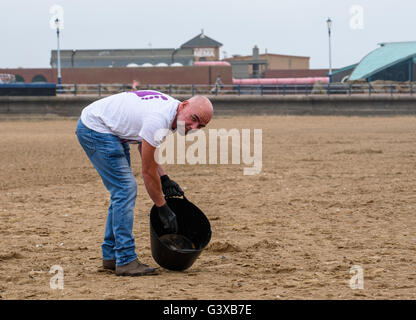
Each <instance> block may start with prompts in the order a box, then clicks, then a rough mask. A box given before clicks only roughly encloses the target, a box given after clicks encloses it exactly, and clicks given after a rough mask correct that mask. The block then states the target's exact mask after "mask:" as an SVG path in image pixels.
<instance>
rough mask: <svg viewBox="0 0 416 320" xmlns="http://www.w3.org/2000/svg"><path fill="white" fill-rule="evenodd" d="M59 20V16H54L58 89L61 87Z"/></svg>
mask: <svg viewBox="0 0 416 320" xmlns="http://www.w3.org/2000/svg"><path fill="white" fill-rule="evenodd" d="M60 23H61V22H60V21H59V18H56V19H55V26H56V37H57V39H58V51H57V53H58V57H57V58H58V89H60V88H61V86H60V85H61V84H62V77H61V52H60V49H59V27H60Z"/></svg>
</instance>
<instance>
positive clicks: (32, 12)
mask: <svg viewBox="0 0 416 320" xmlns="http://www.w3.org/2000/svg"><path fill="white" fill-rule="evenodd" d="M54 4H58V5H61V6H62V7H63V9H64V29H63V30H62V33H61V35H62V37H61V48H62V49H133V48H148V47H149V43H151V46H152V47H153V48H177V47H179V46H180V45H181V44H182V43H184V42H186V41H187V40H189V39H191V38H192V37H194V36H196V35H197V34H199V32H200V30H201V29H202V28H203V29H204V32H205V34H206V35H207V36H209V37H211V38H213V39H215V40H217V41H219V42H221V43H223V47H222V48H221V53H222V52H223V51H226V53H227V56H231V55H233V54H242V55H247V54H251V50H252V47H253V46H254V45H257V46H258V47H259V48H260V52H261V53H263V52H264V51H265V49H267V52H269V53H277V54H291V55H301V56H309V57H311V60H310V62H311V65H310V67H311V68H327V67H328V33H327V26H326V19H327V17H328V16H329V17H331V18H332V20H333V30H332V61H333V67H334V68H337V67H343V66H346V65H349V64H352V63H355V62H358V61H359V60H360V59H361V58H362V57H363V56H364V55H366V54H367V53H368V52H369V51H371V50H373V49H375V48H376V47H377V43H379V42H388V41H413V40H416V39H415V38H416V37H415V35H414V30H415V22H414V21H415V18H414V17H415V12H416V1H414V0H396V1H392V0H354V1H350V0H342V1H334V0H332V1H331V0H275V1H272V0H255V1H253V0H250V1H246V0H209V1H196V0H175V1H172V0H170V1H169V0H150V1H149V0H146V1H137V0H136V1H134V0H117V1H108V0H106V1H104V0H101V1H98V0H61V1H58V0H51V1H49V0H36V1H35V0H0V14H1V15H0V16H1V27H0V39H1V47H0V68H16V67H26V68H35V67H39V68H45V67H46V68H47V67H49V59H50V51H51V50H52V49H56V32H55V31H54V30H52V29H50V27H49V20H50V18H51V14H50V13H49V8H50V7H51V6H52V5H54ZM353 5H359V6H361V7H362V8H363V29H353V28H351V26H350V21H351V19H353V14H351V13H350V8H351V6H353ZM221 56H222V54H221Z"/></svg>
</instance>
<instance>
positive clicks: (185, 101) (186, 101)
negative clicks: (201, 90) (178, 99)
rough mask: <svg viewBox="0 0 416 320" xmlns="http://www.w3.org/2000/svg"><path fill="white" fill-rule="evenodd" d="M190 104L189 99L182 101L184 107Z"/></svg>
mask: <svg viewBox="0 0 416 320" xmlns="http://www.w3.org/2000/svg"><path fill="white" fill-rule="evenodd" d="M188 106H189V101H188V100H184V101H182V109H183V108H186V107H188Z"/></svg>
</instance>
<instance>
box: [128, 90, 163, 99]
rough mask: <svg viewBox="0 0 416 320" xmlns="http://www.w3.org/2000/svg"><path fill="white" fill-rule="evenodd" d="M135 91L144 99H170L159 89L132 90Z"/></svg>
mask: <svg viewBox="0 0 416 320" xmlns="http://www.w3.org/2000/svg"><path fill="white" fill-rule="evenodd" d="M131 92H132V93H135V94H136V95H137V96H138V97H139V98H140V99H142V100H150V99H159V98H161V99H162V100H168V98H166V97H165V96H164V95H163V94H161V93H160V92H157V91H131Z"/></svg>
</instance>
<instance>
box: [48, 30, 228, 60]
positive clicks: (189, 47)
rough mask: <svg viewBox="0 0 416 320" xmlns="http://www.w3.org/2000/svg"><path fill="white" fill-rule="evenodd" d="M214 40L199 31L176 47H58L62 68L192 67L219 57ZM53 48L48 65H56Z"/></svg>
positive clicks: (216, 42) (217, 44) (216, 43)
mask: <svg viewBox="0 0 416 320" xmlns="http://www.w3.org/2000/svg"><path fill="white" fill-rule="evenodd" d="M221 46H222V44H221V43H219V42H218V41H216V40H213V39H211V38H210V37H208V36H206V35H205V34H204V32H203V30H202V31H201V33H200V34H199V35H197V36H196V37H194V38H192V39H191V40H189V41H187V42H185V43H184V44H182V45H181V46H180V48H178V49H175V48H154V49H152V48H146V49H99V50H60V55H61V67H62V68H107V67H110V68H122V67H149V66H160V67H166V66H192V65H193V64H194V61H210V60H219V48H220V47H221ZM57 60H58V59H57V51H56V50H52V51H51V59H50V65H51V67H52V68H57Z"/></svg>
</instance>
